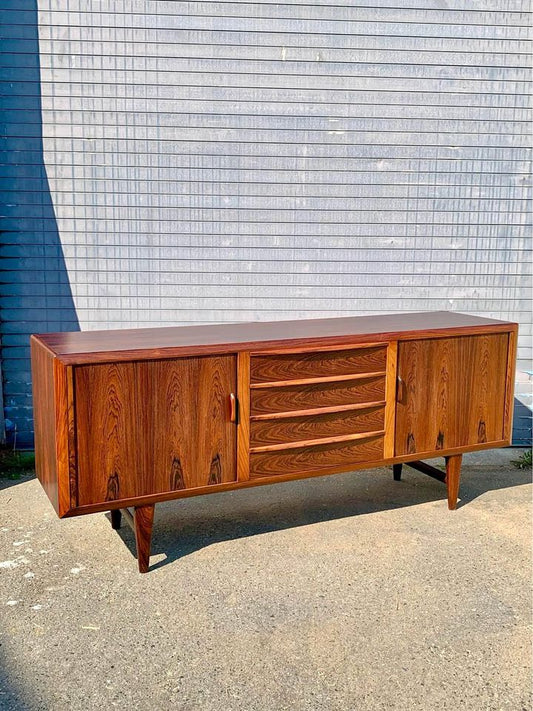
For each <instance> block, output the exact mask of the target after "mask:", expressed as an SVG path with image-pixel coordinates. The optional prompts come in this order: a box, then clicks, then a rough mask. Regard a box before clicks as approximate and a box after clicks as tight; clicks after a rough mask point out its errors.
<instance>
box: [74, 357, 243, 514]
mask: <svg viewBox="0 0 533 711" xmlns="http://www.w3.org/2000/svg"><path fill="white" fill-rule="evenodd" d="M235 384H236V359H235V357H234V356H221V357H215V356H206V357H200V358H179V359H172V360H161V361H146V362H136V363H116V364H110V365H101V364H98V365H88V366H79V367H77V368H76V369H75V400H76V405H75V411H76V418H75V419H76V439H77V469H78V486H77V489H78V505H79V506H83V505H86V504H92V503H100V502H103V501H115V500H118V499H126V498H134V497H137V496H147V495H150V494H159V493H165V492H170V491H175V490H176V489H185V488H192V487H199V486H207V485H210V484H217V483H222V482H229V481H234V480H235V478H236V427H235V424H234V423H232V422H230V421H229V405H228V403H229V394H230V392H232V391H233V392H234V391H235Z"/></svg>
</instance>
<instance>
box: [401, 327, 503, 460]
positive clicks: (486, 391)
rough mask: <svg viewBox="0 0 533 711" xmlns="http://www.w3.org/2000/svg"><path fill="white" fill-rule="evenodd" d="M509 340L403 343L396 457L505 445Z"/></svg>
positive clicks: (472, 338) (468, 338)
mask: <svg viewBox="0 0 533 711" xmlns="http://www.w3.org/2000/svg"><path fill="white" fill-rule="evenodd" d="M507 351H508V336H507V334H491V335H483V336H464V337H458V338H448V339H439V340H434V339H432V340H425V341H410V342H407V343H400V344H399V361H398V374H399V375H400V376H401V378H402V379H403V380H404V381H405V383H406V396H405V401H403V402H398V403H397V411H396V413H397V414H396V451H395V453H396V455H403V454H413V453H415V452H428V451H434V452H437V453H438V452H439V450H443V449H450V448H454V447H461V446H465V445H469V444H478V443H483V442H491V441H501V440H502V439H503V429H504V399H505V372H506V367H507Z"/></svg>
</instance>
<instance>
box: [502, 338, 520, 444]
mask: <svg viewBox="0 0 533 711" xmlns="http://www.w3.org/2000/svg"><path fill="white" fill-rule="evenodd" d="M517 341H518V327H516V328H514V329H513V330H512V331H511V332H510V333H509V351H508V354H507V369H506V379H505V409H504V425H503V439H504V440H506V441H507V442H508V443H509V444H511V438H512V434H513V414H514V384H515V371H516V348H517Z"/></svg>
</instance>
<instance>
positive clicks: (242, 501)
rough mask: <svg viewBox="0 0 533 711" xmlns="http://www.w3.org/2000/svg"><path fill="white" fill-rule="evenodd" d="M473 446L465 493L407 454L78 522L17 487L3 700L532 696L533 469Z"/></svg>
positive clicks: (373, 700)
mask: <svg viewBox="0 0 533 711" xmlns="http://www.w3.org/2000/svg"><path fill="white" fill-rule="evenodd" d="M519 454H520V450H498V451H493V452H486V453H480V454H476V455H468V456H466V457H465V462H464V467H463V476H462V486H461V490H460V497H461V501H460V505H459V508H458V510H457V511H455V512H449V511H448V510H447V506H446V501H445V490H444V487H443V485H442V484H440V483H439V482H437V481H435V480H433V479H430V478H428V477H425V476H424V475H423V474H420V473H418V472H416V471H414V470H410V469H408V468H404V476H403V481H402V482H394V481H393V480H392V473H391V470H390V469H379V470H373V471H365V472H355V473H348V474H340V475H335V476H330V477H322V478H316V479H307V480H304V481H297V482H290V483H286V484H278V485H276V486H271V487H270V486H268V487H267V486H265V487H259V488H256V489H248V490H246V491H240V492H229V493H224V494H216V495H212V496H206V497H199V498H192V499H187V500H183V501H176V502H169V503H165V504H162V505H160V506H158V507H157V508H156V519H155V526H154V538H153V546H152V551H153V553H154V555H153V556H152V559H151V563H152V570H151V572H150V573H148V574H146V575H139V574H138V573H137V568H136V562H135V559H134V557H133V554H132V553H133V551H134V539H133V534H132V533H131V531H130V530H129V528H128V527H127V526H124V527H123V529H122V530H121V531H120V532H116V531H113V530H112V529H111V526H110V522H109V518H108V515H107V514H94V515H92V516H85V517H80V518H75V519H68V520H63V521H60V520H58V519H57V518H56V515H55V513H54V511H53V509H52V507H51V505H50V504H49V503H48V500H47V498H46V496H45V494H44V492H43V491H42V489H41V488H40V485H39V483H38V482H37V481H36V480H35V479H34V478H31V477H26V478H25V479H23V480H22V481H20V482H3V484H4V488H3V490H2V491H0V515H1V519H0V521H1V523H0V528H1V531H0V536H1V538H0V540H1V543H0V545H1V551H0V612H1V617H2V620H1V636H0V643H1V646H0V655H1V669H0V675H1V677H2V678H1V690H0V708H1V709H9V710H10V711H18V710H19V709H28V710H34V709H54V710H55V709H57V710H61V711H63V710H68V711H77V710H78V709H79V710H83V711H86V710H88V709H112V708H128V709H140V710H142V711H144V710H145V709H146V710H147V711H148V710H150V711H154V710H155V711H166V709H177V710H178V711H182V710H183V711H197V710H200V711H215V710H216V711H263V710H265V711H266V710H268V711H283V710H285V709H287V710H288V709H290V710H291V711H307V710H309V711H314V710H315V709H316V710H317V711H318V710H324V711H337V710H339V711H340V710H342V711H345V710H349V711H350V710H352V709H353V710H354V711H355V710H357V711H367V710H368V711H373V710H374V709H376V710H378V709H379V710H381V709H387V710H389V709H398V710H401V711H410V710H411V709H412V710H416V711H417V710H419V709H420V710H421V711H433V709H435V710H437V709H438V710H439V711H446V710H448V709H449V710H450V711H451V710H453V711H458V710H465V709H468V710H470V709H471V710H472V711H474V710H475V711H492V710H494V711H497V710H498V711H499V710H504V709H505V710H507V709H512V710H513V711H530V709H531V617H532V615H531V580H532V575H531V574H532V570H531V486H530V484H529V483H528V482H529V481H530V478H531V475H530V472H528V471H523V470H519V469H516V468H515V467H513V466H511V465H510V460H511V459H513V458H516V457H517V456H518V455H519Z"/></svg>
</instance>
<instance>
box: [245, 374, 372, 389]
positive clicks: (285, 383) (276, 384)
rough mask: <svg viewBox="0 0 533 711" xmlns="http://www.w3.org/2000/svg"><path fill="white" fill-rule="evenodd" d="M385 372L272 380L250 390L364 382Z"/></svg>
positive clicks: (257, 384)
mask: <svg viewBox="0 0 533 711" xmlns="http://www.w3.org/2000/svg"><path fill="white" fill-rule="evenodd" d="M385 374H386V371H384V370H378V371H376V372H374V373H351V374H349V375H326V376H324V377H319V378H300V379H298V380H272V381H270V382H265V383H252V384H251V385H250V388H251V389H256V388H283V387H290V386H291V385H313V384H315V383H338V382H342V381H344V380H364V379H365V378H377V377H379V376H380V375H383V376H384V375H385Z"/></svg>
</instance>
